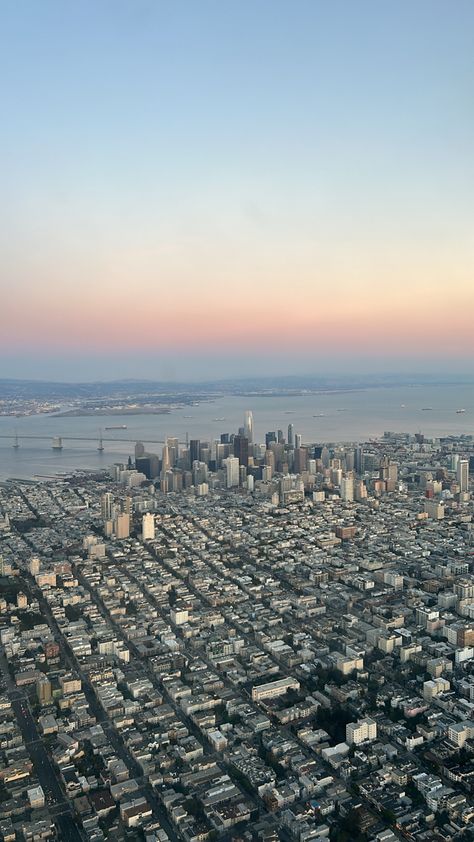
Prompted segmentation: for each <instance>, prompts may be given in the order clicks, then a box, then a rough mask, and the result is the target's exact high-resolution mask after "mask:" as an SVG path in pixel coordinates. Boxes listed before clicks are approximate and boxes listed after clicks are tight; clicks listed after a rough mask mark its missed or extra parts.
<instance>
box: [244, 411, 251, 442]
mask: <svg viewBox="0 0 474 842" xmlns="http://www.w3.org/2000/svg"><path fill="white" fill-rule="evenodd" d="M244 434H245V437H246V438H247V439H248V441H249V444H252V442H253V415H252V412H251V410H250V409H247V410H246V411H245V417H244Z"/></svg>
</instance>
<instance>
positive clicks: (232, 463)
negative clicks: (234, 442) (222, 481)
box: [222, 456, 240, 488]
mask: <svg viewBox="0 0 474 842" xmlns="http://www.w3.org/2000/svg"><path fill="white" fill-rule="evenodd" d="M222 464H223V466H224V468H225V472H226V486H227V488H234V487H235V486H238V485H239V480H240V472H239V460H238V459H237V457H236V456H228V457H227V459H224V461H223V463H222Z"/></svg>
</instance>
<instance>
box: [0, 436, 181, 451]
mask: <svg viewBox="0 0 474 842" xmlns="http://www.w3.org/2000/svg"><path fill="white" fill-rule="evenodd" d="M0 439H7V440H10V441H11V442H12V447H14V448H15V449H18V448H19V447H21V443H22V442H23V441H25V442H28V441H30V440H37V441H50V442H51V447H52V449H53V450H62V449H63V447H64V444H63V442H75V441H92V442H97V450H99V451H102V450H105V448H104V442H113V443H120V442H123V443H126V444H135V443H136V442H137V439H136V438H133V439H130V438H123V437H120V438H110V437H107V436H103V435H102V434H101V433H99V435H97V436H48V435H37V434H35V435H32V434H30V433H21V434H18V433H0ZM140 441H141V442H143V444H166V439H146V438H145V439H140ZM188 443H189V441H188V437H186V440H185V441H179V442H178V444H184V445H186V446H187V445H188Z"/></svg>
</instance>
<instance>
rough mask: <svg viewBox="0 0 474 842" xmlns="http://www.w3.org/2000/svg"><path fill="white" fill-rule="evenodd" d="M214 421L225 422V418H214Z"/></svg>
mask: <svg viewBox="0 0 474 842" xmlns="http://www.w3.org/2000/svg"><path fill="white" fill-rule="evenodd" d="M213 420H214V421H225V418H214V419H213Z"/></svg>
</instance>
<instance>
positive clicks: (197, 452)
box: [189, 439, 201, 465]
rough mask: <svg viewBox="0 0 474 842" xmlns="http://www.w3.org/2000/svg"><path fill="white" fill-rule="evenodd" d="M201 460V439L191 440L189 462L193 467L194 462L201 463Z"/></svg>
mask: <svg viewBox="0 0 474 842" xmlns="http://www.w3.org/2000/svg"><path fill="white" fill-rule="evenodd" d="M200 459H201V442H200V441H199V439H191V440H190V442H189V461H190V463H191V465H192V464H193V462H199V461H200Z"/></svg>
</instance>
